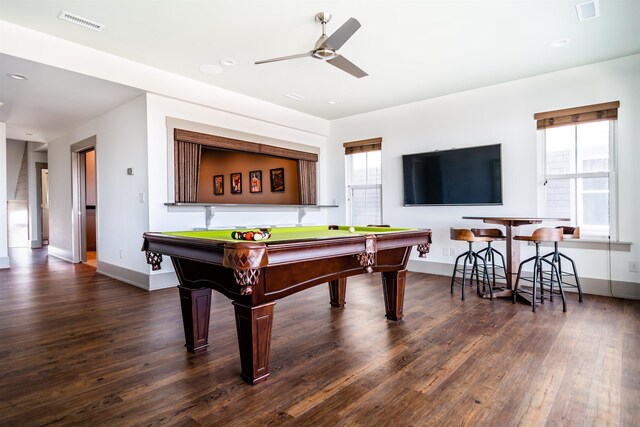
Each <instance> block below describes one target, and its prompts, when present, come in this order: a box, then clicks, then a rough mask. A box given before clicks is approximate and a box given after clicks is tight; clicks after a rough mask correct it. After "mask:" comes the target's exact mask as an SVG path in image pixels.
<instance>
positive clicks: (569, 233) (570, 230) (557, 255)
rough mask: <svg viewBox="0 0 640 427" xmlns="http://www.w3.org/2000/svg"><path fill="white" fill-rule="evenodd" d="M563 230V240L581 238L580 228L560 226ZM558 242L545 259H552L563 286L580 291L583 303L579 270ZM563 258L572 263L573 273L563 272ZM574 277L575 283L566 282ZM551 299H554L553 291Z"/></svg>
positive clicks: (579, 295) (579, 299) (579, 298)
mask: <svg viewBox="0 0 640 427" xmlns="http://www.w3.org/2000/svg"><path fill="white" fill-rule="evenodd" d="M556 228H559V229H561V230H562V240H572V239H579V238H580V227H567V226H562V225H560V226H558V227H556ZM558 246H559V245H558V242H553V252H549V253H548V254H546V255H544V256H543V258H551V262H552V263H554V264H555V265H556V266H557V268H558V274H559V275H560V279H561V280H562V285H563V286H565V287H567V286H569V287H572V288H577V289H578V301H579V302H582V288H581V287H580V278H579V277H578V270H577V269H576V263H575V262H574V261H573V260H572V259H571V258H569V257H568V256H567V255H565V254H563V253H562V252H560V251H559V250H558ZM562 258H564V259H565V260H567V261H569V262H570V263H571V269H572V271H573V272H569V271H566V270H565V271H563V270H562ZM569 277H573V282H569V281H566V280H565V278H569ZM550 298H553V289H551V295H550ZM551 301H553V299H551Z"/></svg>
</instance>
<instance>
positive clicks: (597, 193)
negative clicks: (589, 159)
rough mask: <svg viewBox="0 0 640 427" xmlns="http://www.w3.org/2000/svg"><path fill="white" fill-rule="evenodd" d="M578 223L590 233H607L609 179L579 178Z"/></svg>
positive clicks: (605, 234) (604, 234)
mask: <svg viewBox="0 0 640 427" xmlns="http://www.w3.org/2000/svg"><path fill="white" fill-rule="evenodd" d="M577 188H578V195H579V197H578V225H580V226H581V227H582V228H584V229H585V231H587V232H588V234H591V235H603V236H607V235H608V234H609V179H608V178H580V179H578V180H577Z"/></svg>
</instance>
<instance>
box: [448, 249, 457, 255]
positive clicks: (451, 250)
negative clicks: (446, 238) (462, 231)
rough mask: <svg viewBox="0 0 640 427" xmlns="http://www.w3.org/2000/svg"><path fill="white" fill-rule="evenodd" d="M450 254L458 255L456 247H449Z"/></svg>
mask: <svg viewBox="0 0 640 427" xmlns="http://www.w3.org/2000/svg"><path fill="white" fill-rule="evenodd" d="M449 256H456V248H449Z"/></svg>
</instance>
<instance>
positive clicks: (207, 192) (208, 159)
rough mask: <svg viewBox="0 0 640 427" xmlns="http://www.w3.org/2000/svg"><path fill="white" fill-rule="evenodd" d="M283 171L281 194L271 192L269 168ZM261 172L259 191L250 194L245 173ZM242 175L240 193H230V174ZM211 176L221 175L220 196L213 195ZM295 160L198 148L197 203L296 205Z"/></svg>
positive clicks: (297, 194)
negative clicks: (221, 188) (222, 192)
mask: <svg viewBox="0 0 640 427" xmlns="http://www.w3.org/2000/svg"><path fill="white" fill-rule="evenodd" d="M276 168H284V180H285V186H284V188H285V190H284V192H277V193H272V192H271V181H270V179H271V177H270V174H269V170H270V169H276ZM255 170H261V171H262V192H261V193H251V192H250V191H249V189H250V183H249V172H250V171H255ZM237 172H240V173H241V174H242V194H231V174H232V173H237ZM214 175H224V194H223V195H220V196H214V195H213V177H214ZM298 181H299V180H298V163H297V161H296V160H292V159H285V158H281V157H273V156H266V155H264V154H253V153H241V152H234V151H225V150H217V149H213V148H207V147H202V157H201V159H200V181H199V183H198V202H199V203H264V204H278V205H297V204H300V192H299V182H298Z"/></svg>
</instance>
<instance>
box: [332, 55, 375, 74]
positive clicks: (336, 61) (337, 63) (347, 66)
mask: <svg viewBox="0 0 640 427" xmlns="http://www.w3.org/2000/svg"><path fill="white" fill-rule="evenodd" d="M326 62H328V63H329V64H331V65H333V66H334V67H337V68H340V69H341V70H342V71H346V72H347V73H349V74H351V75H352V76H354V77H357V78H361V77H365V76H368V75H369V74H367V73H365V72H364V71H362V70H361V69H360V68H358V67H357V66H356V65H354V64H353V62H351V61H349V60H348V59H347V58H345V57H344V56H342V55H338V56H336V57H335V58H333V59H330V60H328V61H326Z"/></svg>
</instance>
